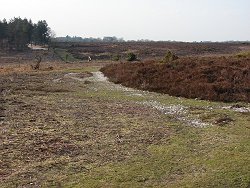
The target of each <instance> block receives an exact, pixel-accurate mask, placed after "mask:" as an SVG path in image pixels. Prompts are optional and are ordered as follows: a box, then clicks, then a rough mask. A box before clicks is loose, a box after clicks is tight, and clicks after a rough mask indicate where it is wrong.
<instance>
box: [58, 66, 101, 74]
mask: <svg viewBox="0 0 250 188" xmlns="http://www.w3.org/2000/svg"><path fill="white" fill-rule="evenodd" d="M100 68H101V67H100V66H84V67H82V68H75V69H66V70H63V71H64V72H71V73H81V72H97V71H99V70H100Z"/></svg>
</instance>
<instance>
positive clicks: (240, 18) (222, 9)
mask: <svg viewBox="0 0 250 188" xmlns="http://www.w3.org/2000/svg"><path fill="white" fill-rule="evenodd" d="M0 2H1V6H0V19H3V18H6V19H10V18H13V17H19V16H20V17H21V18H25V17H26V18H28V19H29V18H31V19H32V20H33V21H35V22H36V21H38V20H46V21H47V22H48V24H49V26H50V27H51V28H52V30H54V31H55V32H56V35H57V36H66V35H71V36H81V37H101V38H102V37H103V36H117V37H123V38H124V39H126V40H128V39H129V40H130V39H151V40H176V41H205V40H212V41H226V40H250V0H70V1H67V0H1V1H0Z"/></svg>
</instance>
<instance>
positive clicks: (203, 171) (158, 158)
mask: <svg viewBox="0 0 250 188" xmlns="http://www.w3.org/2000/svg"><path fill="white" fill-rule="evenodd" d="M172 128H173V129H174V131H175V134H174V135H173V136H172V137H171V139H170V140H169V142H168V143H166V144H163V145H152V146H150V147H149V148H148V155H147V156H138V157H135V158H133V159H130V160H128V161H126V162H124V163H118V164H108V165H105V166H103V167H97V168H95V169H93V170H92V171H91V172H90V173H89V174H88V175H83V174H82V175H81V174H78V175H75V176H73V177H72V178H71V180H72V181H71V183H68V184H67V185H66V187H176V188H177V187H190V188H191V187H197V188H198V187H247V186H248V185H249V183H250V171H249V169H250V158H249V154H250V144H249V135H250V131H249V129H246V128H247V126H246V121H245V124H241V125H240V124H238V125H235V126H231V127H227V128H222V127H210V128H207V129H195V128H190V127H183V126H181V125H179V126H178V125H176V126H175V127H172Z"/></svg>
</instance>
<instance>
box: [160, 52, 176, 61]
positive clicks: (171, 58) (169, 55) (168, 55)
mask: <svg viewBox="0 0 250 188" xmlns="http://www.w3.org/2000/svg"><path fill="white" fill-rule="evenodd" d="M177 59H179V57H178V56H177V55H175V54H174V53H173V52H171V51H168V52H167V53H166V55H165V56H164V58H163V59H162V61H161V63H171V62H173V61H174V60H177Z"/></svg>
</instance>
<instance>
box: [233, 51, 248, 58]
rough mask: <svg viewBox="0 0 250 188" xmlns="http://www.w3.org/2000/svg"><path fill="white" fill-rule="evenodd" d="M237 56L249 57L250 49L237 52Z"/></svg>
mask: <svg viewBox="0 0 250 188" xmlns="http://www.w3.org/2000/svg"><path fill="white" fill-rule="evenodd" d="M236 57H238V58H249V57H250V51H244V52H240V53H238V54H236Z"/></svg>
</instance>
